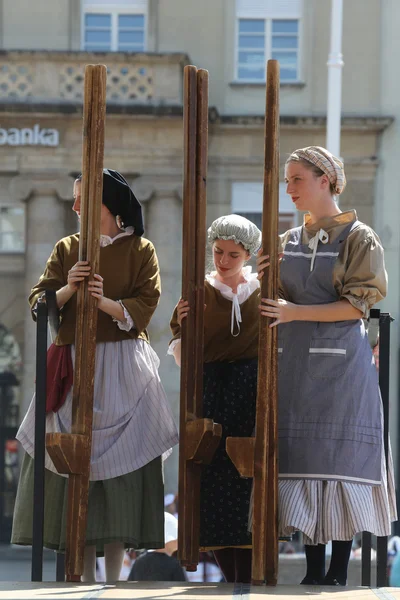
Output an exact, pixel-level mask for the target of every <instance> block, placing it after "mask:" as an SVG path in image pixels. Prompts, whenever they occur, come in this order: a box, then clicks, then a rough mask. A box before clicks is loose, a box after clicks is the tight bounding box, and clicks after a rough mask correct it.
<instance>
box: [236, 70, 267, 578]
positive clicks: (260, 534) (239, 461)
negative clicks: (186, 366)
mask: <svg viewBox="0 0 400 600" xmlns="http://www.w3.org/2000/svg"><path fill="white" fill-rule="evenodd" d="M278 216H279V64H278V61H276V60H269V61H268V64H267V85H266V111H265V162H264V196H263V220H262V248H263V254H268V255H269V256H270V267H269V268H268V270H267V271H266V274H265V275H264V277H263V279H262V280H261V297H262V298H274V299H276V298H277V297H278V268H279V255H278ZM268 325H269V322H268V318H267V317H263V316H261V315H260V329H259V346H258V382H257V408H256V428H255V437H254V438H228V439H227V441H226V450H227V453H228V455H229V457H230V458H231V460H232V462H233V463H234V464H235V466H236V468H237V469H238V471H239V473H240V474H241V475H242V476H243V477H253V483H254V509H253V562H252V582H253V584H255V585H261V584H263V583H267V585H276V584H277V579H278V429H277V426H278V362H277V361H278V339H277V335H278V331H277V327H273V328H270V327H268Z"/></svg>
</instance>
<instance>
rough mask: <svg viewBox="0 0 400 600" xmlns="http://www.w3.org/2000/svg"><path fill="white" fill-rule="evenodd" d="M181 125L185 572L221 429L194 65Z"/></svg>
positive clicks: (194, 554) (199, 94) (202, 113)
mask: <svg viewBox="0 0 400 600" xmlns="http://www.w3.org/2000/svg"><path fill="white" fill-rule="evenodd" d="M183 124H184V182H183V230H182V236H183V239H182V243H183V253H182V298H183V299H184V300H187V301H188V302H189V306H190V312H189V313H188V316H187V317H186V318H185V319H184V320H183V322H182V350H181V399H180V446H179V525H178V558H179V560H180V561H181V563H182V565H183V566H185V567H186V569H187V570H188V571H195V570H196V568H197V564H198V561H199V540H200V480H201V465H202V464H207V463H209V462H210V461H211V459H212V457H213V454H214V452H215V449H216V448H217V446H218V443H219V441H220V439H221V433H222V428H221V425H217V424H215V423H214V422H213V421H212V419H203V418H202V403H203V346H204V273H205V251H206V231H205V229H206V187H207V143H208V71H206V70H204V69H197V68H196V67H195V66H193V65H188V66H186V67H185V70H184V114H183Z"/></svg>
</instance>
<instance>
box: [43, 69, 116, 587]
mask: <svg viewBox="0 0 400 600" xmlns="http://www.w3.org/2000/svg"><path fill="white" fill-rule="evenodd" d="M106 77H107V69H106V67H105V66H104V65H87V66H86V68H85V96H84V106H83V160H82V200H81V215H80V216H81V230H80V237H79V260H87V261H89V264H90V266H91V272H90V276H92V277H93V275H94V273H97V272H98V266H99V257H100V213H101V204H102V191H103V155H104V129H105V113H106ZM90 276H89V277H90ZM82 284H83V285H80V286H79V290H78V296H77V319H76V329H75V368H74V386H73V398H72V428H71V433H49V434H47V436H46V445H47V450H48V452H49V455H50V457H51V459H52V461H53V463H54V465H55V466H56V468H57V470H58V472H59V473H65V474H68V475H69V482H68V515H67V536H66V579H67V581H80V577H81V575H82V572H83V558H84V549H85V540H86V525H87V506H88V498H89V474H90V456H91V447H92V423H93V390H94V369H95V356H96V330H97V300H96V299H95V298H94V297H93V296H91V295H90V294H89V293H88V281H87V280H85V281H84V282H82Z"/></svg>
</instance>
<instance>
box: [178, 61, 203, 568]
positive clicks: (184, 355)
mask: <svg viewBox="0 0 400 600" xmlns="http://www.w3.org/2000/svg"><path fill="white" fill-rule="evenodd" d="M183 135H184V173H183V221H182V298H183V299H184V300H187V301H188V302H189V306H190V307H191V310H190V311H189V313H188V316H187V317H186V318H185V319H184V320H183V322H182V348H181V387H180V390H181V396H180V443H179V488H178V496H179V498H180V501H181V506H180V515H179V529H178V549H179V558H180V560H181V562H182V564H183V565H184V566H187V567H189V568H190V565H191V564H192V563H193V556H192V552H191V545H192V544H191V540H192V539H193V535H194V533H195V532H194V529H196V524H195V523H194V522H193V521H194V519H193V506H192V500H193V486H194V482H195V480H196V478H197V479H198V478H199V477H200V466H199V465H196V466H194V467H193V465H191V464H190V463H188V461H187V459H186V451H187V444H188V441H187V433H186V424H187V422H188V421H189V420H190V419H194V418H195V401H194V396H195V369H194V364H195V361H194V359H195V327H196V322H195V317H196V312H195V301H196V296H195V282H196V270H195V261H196V168H197V165H196V149H197V69H196V67H195V66H193V65H187V66H186V67H185V69H184V101H183ZM193 471H195V473H194V472H193ZM196 490H197V486H196Z"/></svg>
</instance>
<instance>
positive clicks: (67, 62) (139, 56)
mask: <svg viewBox="0 0 400 600" xmlns="http://www.w3.org/2000/svg"><path fill="white" fill-rule="evenodd" d="M330 9H331V2H330V0H202V1H201V2H198V1H195V0H103V1H102V0H98V1H97V2H96V1H94V0H35V2H34V3H33V2H32V1H31V0H0V49H1V52H0V283H1V288H0V289H1V291H0V316H1V322H2V323H3V324H4V325H5V326H6V327H7V328H8V330H9V331H11V332H12V333H13V334H14V337H15V339H16V340H17V342H18V343H19V345H20V348H21V352H22V354H23V367H24V369H23V371H24V375H23V382H22V385H21V390H22V391H21V398H20V404H21V411H22V413H23V412H24V410H25V409H26V407H27V405H28V403H29V401H30V398H31V395H32V389H33V382H34V367H35V327H34V324H33V322H32V321H31V318H30V314H29V311H28V307H27V302H26V297H27V295H28V293H29V291H30V289H31V287H32V285H33V284H34V283H35V282H36V281H37V279H38V277H39V276H40V274H41V272H42V270H43V266H44V264H45V261H46V259H47V257H48V256H49V254H50V252H51V250H52V247H53V245H54V243H55V242H56V241H57V240H58V239H59V238H61V237H63V236H64V235H67V234H68V233H70V232H73V231H76V229H77V223H76V220H75V218H74V216H73V213H72V211H71V207H72V186H73V180H74V177H75V176H76V174H77V173H79V171H80V168H81V151H82V94H83V77H84V67H85V65H86V64H88V63H102V64H106V65H107V67H108V79H107V121H106V145H105V161H104V164H105V166H108V167H110V168H114V169H117V170H119V171H121V172H122V173H123V174H124V176H125V177H126V178H127V179H128V180H129V181H130V183H131V184H132V186H133V189H134V190H135V193H136V194H137V196H138V198H139V199H140V201H141V202H142V203H143V207H144V216H145V228H146V233H145V235H146V236H147V237H149V238H150V239H151V240H152V241H153V242H154V244H155V246H156V249H157V252H158V256H159V260H160V267H161V275H162V285H163V294H162V299H161V303H160V306H159V308H158V310H157V312H156V314H155V316H154V318H153V321H152V324H151V330H150V334H151V339H152V344H153V346H154V348H155V350H156V351H157V353H158V354H159V356H160V359H161V368H160V374H161V378H162V380H163V383H164V386H165V388H166V391H167V393H168V396H169V397H170V400H171V402H172V403H173V406H174V409H175V412H176V414H178V405H179V372H178V369H177V368H175V366H174V364H173V360H172V358H171V357H167V356H166V350H167V345H168V339H169V319H170V316H171V313H172V310H173V308H174V306H175V304H176V302H177V300H178V299H179V296H180V285H181V227H182V225H181V222H182V157H183V131H182V83H183V79H182V73H183V67H184V66H185V65H186V64H190V63H191V64H195V65H197V66H198V67H202V68H205V69H208V71H209V74H210V97H209V105H210V113H209V116H210V126H209V166H208V209H207V220H208V222H211V221H212V220H213V219H215V218H216V217H218V216H220V215H222V214H226V213H229V212H238V213H241V214H244V215H247V216H248V217H249V218H252V219H253V220H255V221H256V222H257V221H258V220H259V219H260V214H261V206H262V178H263V153H264V129H263V127H264V124H263V114H264V108H265V62H266V60H267V59H268V58H277V59H278V60H279V62H280V66H281V93H280V104H281V132H280V151H281V162H282V166H283V164H284V162H285V159H286V157H287V155H288V154H289V153H290V152H291V151H292V150H293V149H295V148H297V147H302V146H306V145H310V144H317V145H324V144H325V135H326V131H325V129H326V104H327V67H326V63H327V58H328V52H329V32H330ZM399 18H400V5H399V4H398V2H397V0H385V2H380V1H379V0H346V1H345V2H344V30H343V54H344V61H345V67H344V70H343V106H342V110H343V119H342V140H341V154H342V157H343V159H344V161H345V164H346V174H347V179H348V186H347V188H346V191H345V193H344V194H343V196H341V197H340V203H341V207H342V208H343V209H346V208H348V207H354V208H355V209H356V210H357V213H358V216H359V218H360V219H361V220H363V221H365V222H367V223H368V224H370V225H372V226H373V227H374V228H375V229H376V231H377V232H378V234H379V235H380V236H381V238H382V241H383V244H384V246H385V251H386V260H387V268H388V273H389V281H390V286H389V295H388V298H387V299H386V300H385V301H384V302H383V303H382V305H381V306H379V307H380V308H382V309H383V310H387V311H390V312H391V313H392V315H393V316H394V317H395V318H398V317H399V308H400V306H399V302H400V301H399V298H400V293H399V292H400V273H399V266H398V260H399V251H400V233H399V231H400V227H399V225H400V211H399V209H398V203H397V197H396V195H397V194H398V191H397V189H396V184H395V177H393V174H394V173H396V169H397V164H396V163H397V157H398V156H399V155H400V131H399V117H400V115H399V112H400V105H399V103H398V97H399V90H398V87H399V84H398V83H397V81H396V77H395V74H396V72H397V71H396V67H397V64H398V59H399V52H400V42H399V40H398V36H397V31H396V25H395V24H396V22H398V19H399ZM360 48H362V51H360ZM280 201H281V206H280V220H281V222H280V226H281V228H282V229H287V228H288V227H290V226H292V225H293V224H296V223H297V222H299V220H298V219H299V216H298V215H296V214H295V211H294V210H293V207H292V203H291V200H290V198H288V197H287V196H286V194H285V186H284V183H283V169H282V184H281V198H280ZM399 344H400V340H399V332H398V325H397V322H395V324H394V326H393V329H392V369H391V402H392V437H393V442H394V444H393V445H394V450H395V454H396V452H397V423H396V422H397V401H398V398H399V386H398V357H399ZM166 473H167V490H168V491H176V488H177V461H176V453H175V459H174V458H173V459H169V461H168V462H167V463H166Z"/></svg>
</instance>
